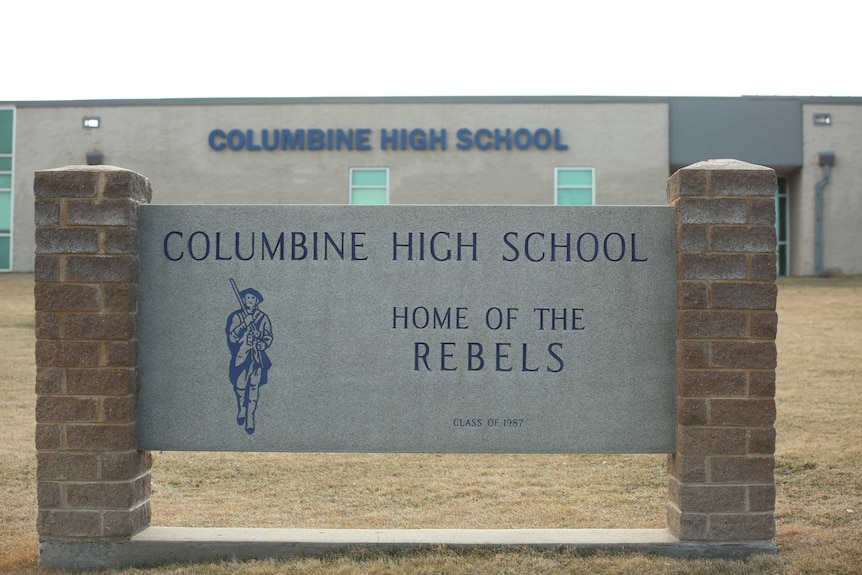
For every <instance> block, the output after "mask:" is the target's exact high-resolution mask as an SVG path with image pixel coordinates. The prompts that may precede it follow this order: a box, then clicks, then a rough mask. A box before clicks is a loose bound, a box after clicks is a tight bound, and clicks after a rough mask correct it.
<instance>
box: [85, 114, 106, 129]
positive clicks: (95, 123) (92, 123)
mask: <svg viewBox="0 0 862 575" xmlns="http://www.w3.org/2000/svg"><path fill="white" fill-rule="evenodd" d="M101 123H102V122H101V120H100V119H99V117H98V116H86V117H84V127H85V128H98V127H99V124H101Z"/></svg>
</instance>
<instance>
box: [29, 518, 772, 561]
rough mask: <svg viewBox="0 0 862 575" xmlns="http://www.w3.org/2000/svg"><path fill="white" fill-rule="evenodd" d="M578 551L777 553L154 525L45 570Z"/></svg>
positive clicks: (596, 537) (717, 546) (663, 544)
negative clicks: (361, 552)
mask: <svg viewBox="0 0 862 575" xmlns="http://www.w3.org/2000/svg"><path fill="white" fill-rule="evenodd" d="M435 547H449V548H453V549H460V550H467V549H501V548H507V547H510V548H524V547H529V548H534V549H563V548H569V549H577V550H578V551H582V552H584V553H592V552H596V551H620V552H622V551H626V552H636V553H649V554H657V555H665V556H669V557H684V558H722V559H741V558H745V557H749V556H751V555H756V554H774V553H775V552H776V547H775V543H773V542H772V541H744V542H722V543H716V542H703V543H699V542H691V541H686V542H682V541H679V540H678V539H677V538H676V537H674V536H673V535H672V534H671V533H670V531H668V530H667V529H226V528H186V527H149V528H147V529H145V530H144V531H142V532H140V533H138V534H137V535H135V536H133V537H132V538H131V539H127V540H122V541H104V540H103V541H57V540H51V541H43V542H42V543H41V544H40V550H39V566H40V567H43V568H49V569H50V568H63V569H78V570H85V569H101V568H116V567H121V566H127V565H153V564H159V563H172V562H199V561H212V560H217V559H232V558H236V559H268V558H289V557H308V556H315V555H323V554H325V553H334V552H345V551H349V550H351V549H371V550H386V551H397V550H416V549H423V548H427V549H431V548H435Z"/></svg>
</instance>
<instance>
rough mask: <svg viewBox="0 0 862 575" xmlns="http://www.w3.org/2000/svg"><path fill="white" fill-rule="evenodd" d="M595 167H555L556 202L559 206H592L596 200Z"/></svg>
mask: <svg viewBox="0 0 862 575" xmlns="http://www.w3.org/2000/svg"><path fill="white" fill-rule="evenodd" d="M595 182H596V170H595V168H555V169H554V191H555V193H554V203H555V204H556V205H558V206H592V205H593V204H595V202H596V185H595Z"/></svg>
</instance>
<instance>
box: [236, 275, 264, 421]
mask: <svg viewBox="0 0 862 575" xmlns="http://www.w3.org/2000/svg"><path fill="white" fill-rule="evenodd" d="M230 285H231V287H232V288H233V293H234V295H235V296H236V299H237V302H238V303H239V309H238V310H236V311H235V312H233V313H232V314H230V316H228V318H227V326H226V327H225V334H226V335H227V346H228V349H230V355H231V362H230V371H229V373H230V382H231V384H232V385H233V390H234V394H235V395H236V407H237V412H236V423H237V425H239V426H240V427H242V428H244V429H245V432H246V433H248V434H249V435H251V434H252V433H254V429H255V419H254V416H255V412H256V411H257V404H258V401H259V400H260V388H261V387H263V386H264V385H266V382H267V379H268V378H267V376H268V374H269V368H270V367H272V362H271V361H270V360H269V357H268V356H267V354H266V350H267V349H268V348H269V346H270V345H272V323H271V322H270V321H269V316H268V315H266V314H265V313H264V312H262V311H261V310H260V309H259V308H258V306H259V305H260V304H261V303H263V296H262V295H261V294H260V292H259V291H257V290H256V289H254V288H248V289H244V290H243V291H239V289H238V288H237V287H236V282H235V281H234V280H233V278H231V279H230Z"/></svg>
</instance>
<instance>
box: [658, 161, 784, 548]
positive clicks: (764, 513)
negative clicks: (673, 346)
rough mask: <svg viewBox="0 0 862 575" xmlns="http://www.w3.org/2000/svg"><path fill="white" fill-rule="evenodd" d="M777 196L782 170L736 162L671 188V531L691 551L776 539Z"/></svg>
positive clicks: (690, 172) (700, 168)
mask: <svg viewBox="0 0 862 575" xmlns="http://www.w3.org/2000/svg"><path fill="white" fill-rule="evenodd" d="M775 189H776V177H775V172H774V171H773V170H772V169H769V168H763V167H760V166H754V165H751V164H746V163H743V162H738V161H735V160H710V161H708V162H700V163H697V164H694V165H692V166H689V167H687V168H684V169H682V170H679V171H678V172H676V173H675V174H674V175H673V176H671V178H670V179H669V180H668V188H667V192H668V201H669V202H670V203H671V204H672V205H674V206H675V208H676V239H677V250H678V251H677V298H678V299H677V390H678V402H679V403H678V418H679V421H678V427H677V452H676V453H675V454H672V455H670V456H669V458H668V468H669V473H670V504H669V506H668V525H669V527H670V530H671V532H672V533H673V534H674V535H675V536H676V537H677V538H679V539H680V540H683V541H700V542H708V543H731V542H741V543H745V542H755V541H760V542H765V541H771V540H772V538H773V536H774V534H775V519H774V509H775V481H774V476H773V468H774V456H773V454H774V451H775V428H774V420H775V366H776V348H775V334H776V327H777V324H778V318H777V315H776V313H775V300H776V286H775V243H776V239H775V228H774V224H775V203H774V202H775V199H774V198H775Z"/></svg>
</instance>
